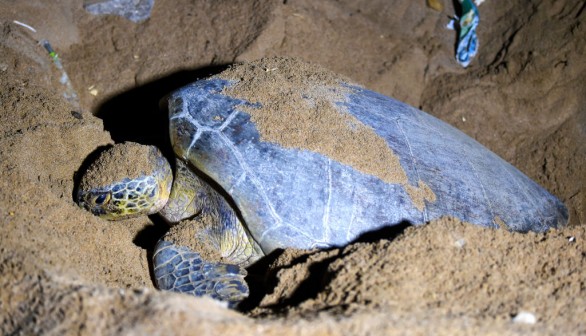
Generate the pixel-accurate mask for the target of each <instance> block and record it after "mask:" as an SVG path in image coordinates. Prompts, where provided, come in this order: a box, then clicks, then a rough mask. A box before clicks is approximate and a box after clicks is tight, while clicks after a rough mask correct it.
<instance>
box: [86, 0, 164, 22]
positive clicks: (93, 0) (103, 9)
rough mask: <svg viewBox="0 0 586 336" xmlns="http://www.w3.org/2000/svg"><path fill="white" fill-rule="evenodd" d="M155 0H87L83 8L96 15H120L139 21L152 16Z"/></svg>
mask: <svg viewBox="0 0 586 336" xmlns="http://www.w3.org/2000/svg"><path fill="white" fill-rule="evenodd" d="M154 5H155V0H85V1H84V4H83V8H84V9H85V10H86V11H88V12H89V13H91V14H94V15H108V14H110V15H118V16H122V17H125V18H127V19H128V20H130V21H132V22H135V23H138V22H141V21H144V20H146V19H148V18H149V17H150V16H151V10H152V9H153V6H154Z"/></svg>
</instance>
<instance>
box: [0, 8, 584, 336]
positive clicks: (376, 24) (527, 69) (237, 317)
mask: <svg viewBox="0 0 586 336" xmlns="http://www.w3.org/2000/svg"><path fill="white" fill-rule="evenodd" d="M443 5H444V6H443V7H444V11H443V12H441V13H440V12H438V11H435V10H433V9H430V8H428V7H426V2H425V1H423V0H422V1H403V0H401V1H386V0H385V1H383V0H380V1H379V0H377V1H345V0H343V1H330V0H326V1H319V2H316V1H310V0H299V1H285V2H282V1H209V2H208V1H195V2H194V1H163V0H157V1H156V2H155V7H154V8H153V11H152V13H151V17H150V18H149V19H148V20H146V21H144V22H142V23H133V22H131V21H128V20H126V19H124V18H121V17H117V16H93V15H90V14H88V13H87V12H85V11H84V10H83V8H82V6H81V4H80V3H79V1H73V0H66V1H61V2H59V4H52V5H46V4H45V2H43V1H27V2H16V1H8V0H2V1H0V25H1V27H2V30H1V31H0V34H1V35H2V36H1V38H0V79H1V80H0V166H1V167H0V172H1V178H0V191H1V192H0V223H1V224H2V229H1V230H0V334H26V335H28V334H43V335H45V334H59V335H62V334H88V335H90V334H91V335H95V334H104V335H110V334H157V333H165V334H179V335H180V334H197V333H207V334H225V335H249V334H250V335H256V334H266V335H297V334H307V335H324V334H328V335H329V334H333V335H337V334H348V335H355V334H368V333H370V334H380V335H383V334H389V333H393V332H394V333H398V334H430V333H432V334H439V335H458V334H462V335H470V334H507V335H510V334H554V333H555V334H584V333H586V322H585V319H584V314H585V312H586V299H585V298H586V285H585V282H584V281H585V280H584V279H586V254H585V252H584V251H586V244H585V243H584V239H586V232H585V230H586V167H585V163H586V107H585V106H586V86H585V85H584V83H585V82H586V60H585V59H584V57H583V55H584V54H586V50H585V47H586V38H585V36H586V31H585V27H586V22H585V21H586V11H585V10H584V9H585V6H584V4H583V3H580V2H576V1H569V0H568V1H534V2H530V3H529V2H527V3H526V2H519V3H504V2H496V1H486V2H484V3H483V4H482V5H481V6H480V13H481V20H482V21H481V25H480V27H479V31H478V34H479V40H480V43H481V44H480V50H479V54H478V56H477V57H476V59H475V60H474V61H473V62H472V64H471V65H470V66H469V67H468V68H467V69H463V68H461V67H460V66H459V65H458V64H457V63H456V62H455V60H454V57H453V49H454V43H455V33H454V32H453V31H449V30H446V29H445V28H444V26H445V24H446V23H447V21H448V19H447V16H448V15H452V14H453V6H452V4H451V3H448V2H446V1H444V3H443ZM13 20H18V21H21V22H25V23H27V24H29V25H31V26H33V27H35V28H36V30H37V32H36V33H33V32H31V31H29V30H27V29H25V28H23V27H21V26H19V25H16V24H14V23H13ZM43 38H46V39H48V40H49V41H50V42H51V44H52V45H53V47H54V49H55V50H56V51H57V53H58V54H59V57H60V59H61V61H62V63H63V65H64V68H65V70H66V71H67V73H68V74H69V77H70V78H71V82H72V85H73V88H74V89H75V91H76V92H77V94H78V97H79V105H78V106H76V105H75V104H71V102H70V101H68V100H67V99H65V98H64V96H63V93H64V86H63V85H62V84H61V83H60V82H59V78H60V76H61V73H60V71H59V70H58V69H57V68H56V67H55V65H54V64H53V62H52V60H51V58H50V57H49V56H48V55H47V53H46V51H45V50H44V49H43V47H42V46H40V45H39V44H38V41H39V40H41V39H43ZM267 56H287V57H297V58H300V59H303V60H305V61H309V62H313V63H316V64H320V65H322V66H324V67H326V68H328V69H330V70H333V71H335V72H338V73H340V74H342V75H344V76H346V77H348V78H350V79H351V80H352V81H354V82H356V83H359V84H360V85H363V86H364V87H366V88H369V89H372V90H375V91H379V92H381V93H383V94H386V95H388V96H392V97H395V98H397V99H400V100H403V101H405V102H407V103H409V104H411V105H414V106H416V107H419V108H421V109H423V110H424V111H426V112H428V113H430V114H432V115H434V116H436V117H438V118H440V119H443V120H444V121H447V122H449V123H450V124H452V125H454V126H456V127H458V128H459V129H461V130H463V131H464V132H465V133H467V134H468V135H470V136H472V137H473V138H475V139H476V140H478V141H479V142H481V143H482V144H484V145H486V146H487V147H488V148H490V149H491V150H493V151H494V152H496V153H497V154H499V155H500V156H502V157H503V158H504V159H506V160H508V161H509V162H511V163H513V164H514V165H515V166H517V167H518V168H519V169H520V170H521V171H523V172H524V173H526V174H527V175H528V176H530V177H531V178H533V179H535V180H536V181H537V182H539V183H540V184H541V185H543V186H544V187H545V188H546V189H548V190H549V191H550V192H551V193H553V194H555V195H556V196H558V197H559V198H560V199H561V200H562V201H563V202H564V203H565V204H566V205H567V207H568V210H569V212H570V223H569V225H568V226H567V227H566V228H563V229H561V230H555V231H551V232H548V233H544V234H535V233H529V234H519V233H509V232H505V231H502V230H483V229H479V228H476V227H471V226H467V225H464V224H461V223H458V222H456V221H453V220H450V219H447V218H446V219H442V220H439V221H435V222H432V223H430V224H429V225H427V226H424V227H422V228H412V227H408V228H400V229H397V230H394V231H392V232H390V233H389V234H388V235H387V236H385V237H379V239H375V240H373V241H371V242H364V243H356V244H352V245H349V246H347V247H345V248H341V249H335V250H331V251H322V252H319V251H293V250H288V251H284V252H282V253H277V254H275V255H271V256H270V258H267V260H265V262H264V263H263V264H262V265H259V266H258V267H259V269H261V270H263V271H265V272H267V274H268V278H267V280H266V282H265V283H264V284H263V286H260V285H259V283H260V282H259V281H256V282H255V281H254V279H253V283H254V284H255V285H256V286H257V287H254V288H253V289H252V290H251V291H252V292H253V294H254V297H253V299H252V300H251V301H250V302H248V306H247V307H246V309H245V311H242V312H235V311H232V310H229V309H227V308H225V307H223V306H222V305H219V304H217V303H216V302H213V301H211V300H208V299H202V298H191V297H185V296H180V295H176V294H169V293H161V292H159V291H157V290H156V289H155V288H154V285H153V280H152V274H151V273H152V269H151V266H150V257H151V253H152V248H153V246H154V244H155V242H156V241H157V239H158V238H159V237H160V236H161V235H162V234H163V233H164V232H165V230H166V227H165V225H164V224H163V223H162V222H161V221H160V220H159V219H158V218H157V217H156V216H151V217H148V218H147V217H144V218H135V219H132V220H126V221H122V222H107V221H103V220H100V219H98V218H95V217H93V216H92V215H91V214H89V213H87V212H85V211H84V210H82V209H80V208H79V207H77V205H76V204H75V203H74V201H73V194H74V188H75V186H76V183H78V182H79V172H80V171H82V170H83V169H85V167H87V166H88V164H89V162H91V161H92V159H93V158H95V156H96V153H98V152H99V151H101V150H103V149H104V148H106V147H107V146H108V145H109V144H112V143H115V142H123V141H135V142H139V143H143V144H155V145H157V146H159V147H160V148H161V150H162V151H163V152H165V153H167V154H169V147H168V146H169V144H168V141H167V132H166V130H165V127H166V126H165V120H166V119H165V116H164V115H163V114H161V113H160V111H159V100H160V99H161V98H162V97H164V96H165V95H166V94H168V93H169V92H171V91H172V90H174V89H176V88H179V87H181V86H183V85H185V84H188V83H190V82H192V81H194V80H196V79H197V78H201V77H204V76H208V75H211V74H215V73H217V72H218V71H219V70H221V69H223V68H224V67H225V66H226V65H229V64H232V63H234V62H238V61H248V60H255V59H258V58H261V57H267ZM257 282H258V283H257ZM261 287H262V288H261ZM522 312H528V313H531V314H532V315H533V316H534V317H535V318H536V322H535V323H534V324H526V323H516V322H514V317H515V316H517V315H519V314H520V313H522Z"/></svg>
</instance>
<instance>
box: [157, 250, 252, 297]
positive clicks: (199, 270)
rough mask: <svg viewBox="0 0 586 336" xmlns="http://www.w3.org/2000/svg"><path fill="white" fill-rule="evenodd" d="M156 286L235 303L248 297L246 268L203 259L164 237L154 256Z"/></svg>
mask: <svg viewBox="0 0 586 336" xmlns="http://www.w3.org/2000/svg"><path fill="white" fill-rule="evenodd" d="M153 259H154V260H153V261H154V265H155V269H154V274H155V281H156V283H157V287H159V289H161V290H168V291H172V292H179V293H186V294H191V295H195V296H210V297H212V298H214V299H216V300H220V301H224V302H227V303H228V305H229V306H230V307H234V306H236V305H237V304H238V303H239V302H240V301H242V300H244V299H245V298H247V297H248V286H247V285H246V282H245V281H244V277H245V276H246V270H244V269H243V268H241V267H239V266H237V265H231V264H225V263H219V262H210V261H206V260H203V259H202V258H201V256H200V254H199V253H196V252H194V251H191V250H190V249H189V248H187V247H185V246H177V245H175V244H173V243H171V242H169V241H166V240H164V238H163V239H161V240H159V242H158V243H157V246H155V253H154V256H153Z"/></svg>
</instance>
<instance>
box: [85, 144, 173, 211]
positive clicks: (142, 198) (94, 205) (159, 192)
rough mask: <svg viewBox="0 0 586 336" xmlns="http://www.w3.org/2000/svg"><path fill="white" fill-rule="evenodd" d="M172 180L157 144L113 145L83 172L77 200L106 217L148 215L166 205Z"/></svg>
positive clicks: (169, 168) (169, 169)
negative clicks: (155, 145)
mask: <svg viewBox="0 0 586 336" xmlns="http://www.w3.org/2000/svg"><path fill="white" fill-rule="evenodd" d="M172 183H173V174H172V171H171V166H170V165H169V162H167V160H166V159H165V157H164V156H163V155H162V154H161V152H160V151H159V150H158V149H157V148H156V147H154V146H144V145H139V144H136V143H131V142H126V143H122V144H116V145H114V146H113V147H112V148H109V149H108V150H105V151H104V152H102V153H101V154H100V156H99V157H98V159H97V160H96V161H95V162H93V163H92V164H91V165H90V166H89V168H88V169H87V171H86V172H85V173H84V175H83V177H82V178H81V182H80V184H79V188H78V191H77V203H78V204H79V206H80V207H83V208H85V209H86V210H88V211H90V212H92V213H93V214H94V215H96V216H100V217H102V218H105V219H109V220H116V219H124V218H130V217H137V216H140V215H150V214H153V213H156V212H158V211H159V210H161V209H162V208H163V207H164V206H165V204H166V203H167V200H168V199H169V193H170V190H171V184H172Z"/></svg>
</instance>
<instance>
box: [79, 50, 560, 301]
mask: <svg viewBox="0 0 586 336" xmlns="http://www.w3.org/2000/svg"><path fill="white" fill-rule="evenodd" d="M348 83H349V81H348V80H345V79H341V78H340V77H337V76H336V75H333V74H331V73H329V72H327V71H325V70H323V69H321V68H320V67H318V66H314V65H310V64H306V63H303V62H299V61H296V60H292V59H280V58H275V59H265V60H261V61H257V62H253V63H248V64H243V65H238V66H234V67H232V68H230V69H228V70H226V71H225V72H223V73H221V74H219V75H216V76H214V77H210V78H208V79H203V80H199V81H197V82H195V83H193V84H190V85H187V86H186V87H184V88H182V89H179V90H178V91H176V92H174V93H172V94H171V95H170V96H169V98H168V109H169V111H168V112H169V130H170V138H171V143H172V146H173V149H174V152H175V155H176V157H177V160H176V164H175V181H174V183H173V184H172V183H171V180H172V177H171V175H172V173H171V172H172V169H171V167H170V165H169V163H167V161H166V160H165V159H164V158H163V156H162V155H161V154H160V152H159V151H158V150H157V149H156V148H154V147H150V148H148V149H145V150H143V151H142V154H140V153H139V154H131V155H140V156H143V157H145V158H146V159H145V160H142V163H141V162H137V163H132V165H134V167H133V168H137V167H138V168H137V169H136V172H135V173H132V174H131V173H127V172H125V171H122V173H120V172H118V173H114V174H106V176H105V177H99V176H98V175H99V173H100V172H103V171H104V170H107V169H108V168H107V165H108V164H110V165H112V166H114V167H115V168H116V169H118V170H120V167H121V166H123V165H122V164H120V163H117V161H116V160H111V161H112V162H114V164H112V163H108V162H107V161H108V160H105V159H104V160H102V159H99V160H98V161H96V163H95V164H93V165H92V166H91V167H90V168H89V169H88V171H87V173H86V174H85V175H84V176H83V178H82V180H81V182H80V186H79V191H78V196H77V201H78V202H79V204H80V205H81V206H83V207H85V208H86V209H88V210H90V211H91V212H93V213H94V214H96V215H100V216H102V217H105V218H108V219H117V218H126V217H129V216H136V215H139V214H151V213H154V212H157V211H160V213H161V214H162V215H163V217H164V218H166V219H167V220H168V222H170V223H179V224H177V225H173V226H172V227H171V229H170V231H169V233H168V234H167V235H165V236H164V237H163V238H161V239H160V240H159V242H158V243H157V245H156V247H155V251H154V256H153V262H154V276H155V281H156V283H157V285H158V287H159V288H161V289H163V290H172V291H177V292H184V293H190V294H193V295H196V296H201V295H209V296H212V297H214V298H217V299H219V300H222V301H226V302H228V303H229V304H232V305H234V304H236V303H238V302H239V301H241V300H242V299H243V298H245V297H246V296H247V295H248V287H247V285H246V283H245V281H244V276H245V274H246V272H245V271H244V268H245V267H247V266H248V265H250V264H251V263H252V262H254V261H255V260H257V259H258V258H260V257H262V256H263V255H266V254H267V253H270V252H271V251H273V250H275V249H277V248H287V247H294V248H327V247H331V246H342V245H345V244H348V243H349V242H352V241H353V240H355V239H356V238H357V237H359V236H360V235H362V234H364V233H366V232H369V231H373V230H378V229H381V228H383V227H387V226H392V225H396V224H399V223H411V224H414V225H421V224H425V223H426V222H429V221H430V220H434V219H437V218H439V217H442V216H451V217H455V218H458V219H460V220H462V221H465V222H469V223H472V224H476V225H480V226H484V227H488V228H499V227H501V228H506V229H508V230H514V231H521V232H524V231H529V230H532V231H545V230H547V229H549V228H552V227H558V226H561V225H564V224H565V223H566V222H567V217H568V215H567V210H566V208H565V207H564V205H563V204H562V203H561V202H560V201H559V200H558V199H557V198H556V197H554V196H552V195H551V194H550V193H548V192H547V191H546V190H544V189H543V188H542V187H540V186H539V185H537V184H536V183H535V182H533V181H532V180H531V179H529V178H528V177H527V176H525V175H524V174H523V173H521V172H520V171H519V170H517V169H516V168H514V167H513V166H511V165H510V164H508V163H507V162H505V161H504V160H502V159H501V158H499V157H498V156H497V155H495V154H494V153H492V152H491V151H489V150H488V149H486V148H485V147H483V146H482V145H480V144H479V143H478V142H476V141H475V140H473V139H471V138H470V137H468V136H466V135H465V134H464V133H462V132H460V131H459V130H457V129H455V128H453V127H452V126H449V125H448V124H446V123H444V122H442V121H440V120H439V119H436V118H435V117H432V116H430V115H428V114H426V113H424V112H422V111H420V110H418V109H416V108H414V107H411V106H408V105H406V104H404V103H401V102H399V101H396V100H394V99H391V98H388V97H385V96H383V95H381V94H378V93H375V92H373V91H370V90H367V89H365V88H362V87H360V86H357V85H353V84H348ZM120 146H127V147H128V146H130V145H128V144H127V145H117V146H115V147H114V148H113V149H112V150H110V151H108V152H107V153H110V154H107V155H106V154H104V156H108V155H112V156H116V155H114V154H112V153H114V152H116V150H117V148H120ZM140 148H143V147H140ZM120 153H122V154H119V155H118V156H117V157H118V158H124V153H123V151H120ZM116 169H114V170H116ZM130 175H132V176H130ZM171 184H172V185H173V187H172V188H171Z"/></svg>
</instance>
